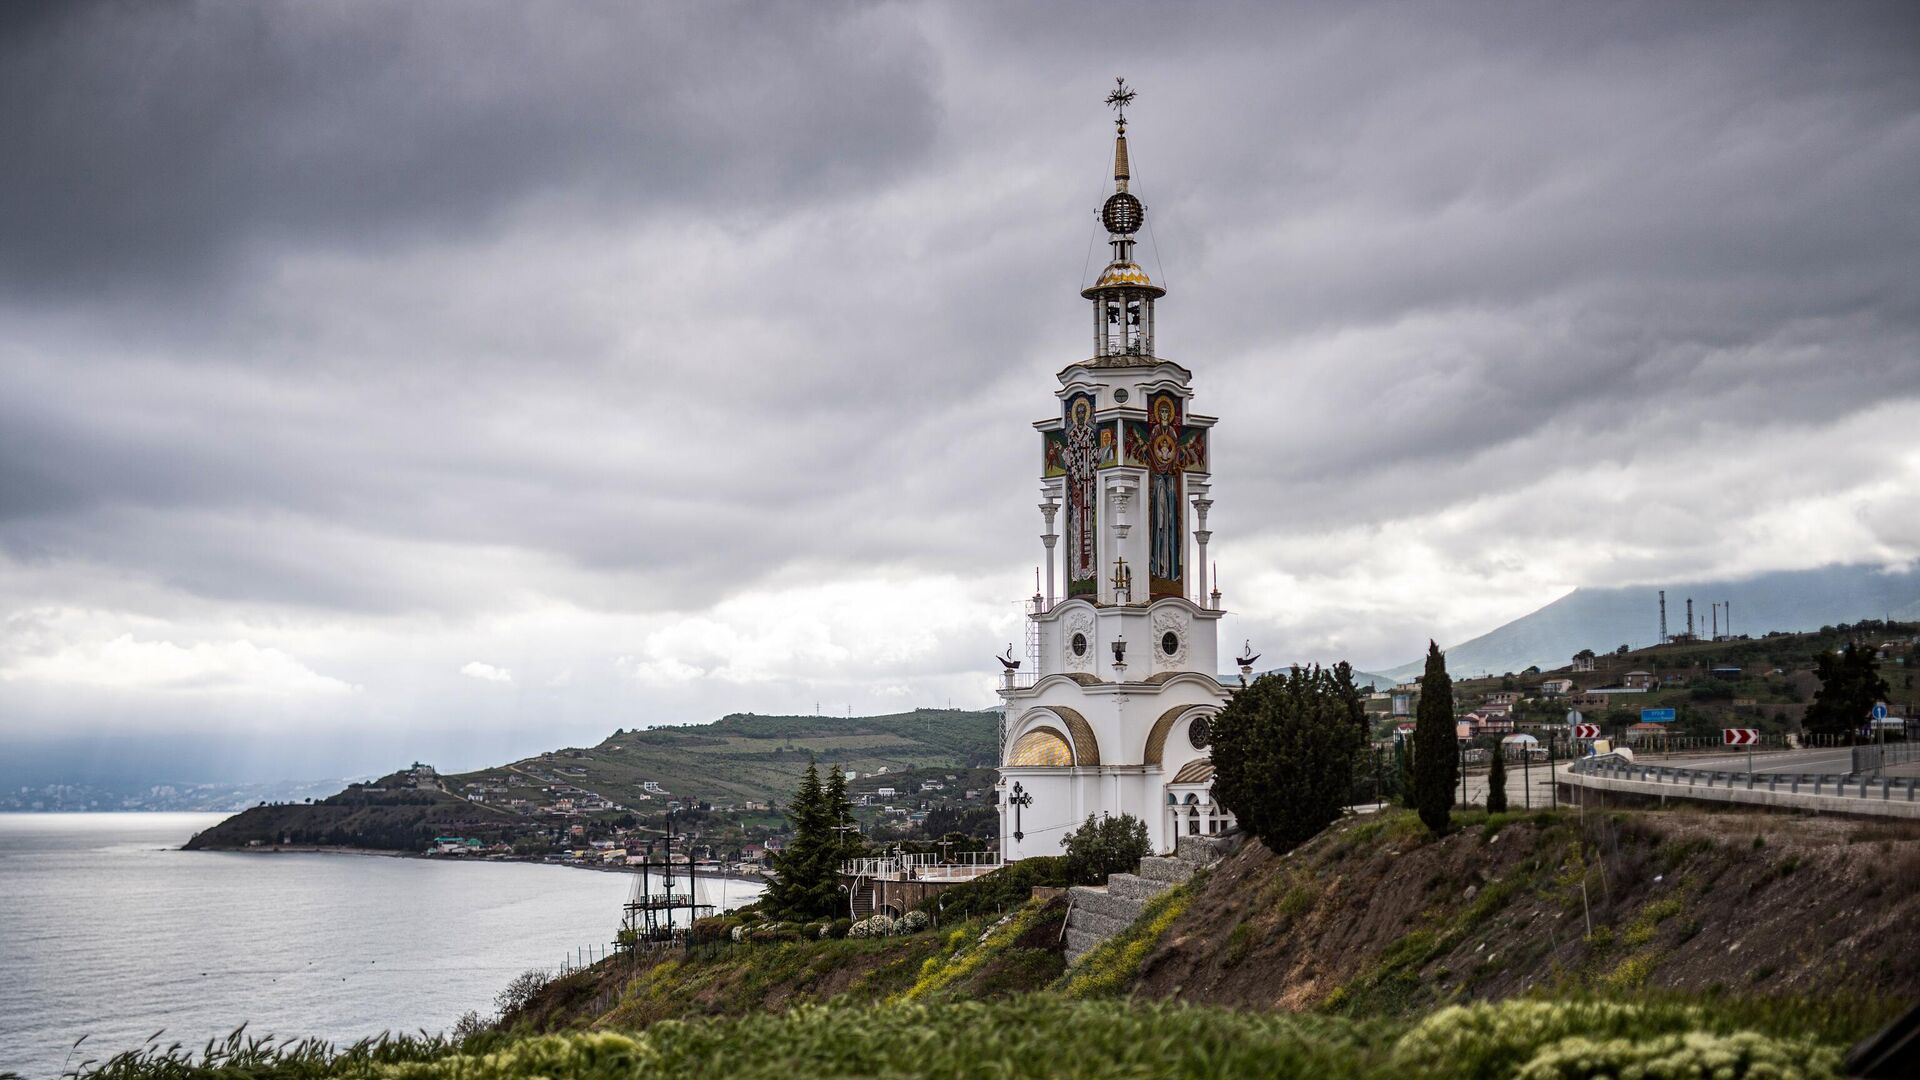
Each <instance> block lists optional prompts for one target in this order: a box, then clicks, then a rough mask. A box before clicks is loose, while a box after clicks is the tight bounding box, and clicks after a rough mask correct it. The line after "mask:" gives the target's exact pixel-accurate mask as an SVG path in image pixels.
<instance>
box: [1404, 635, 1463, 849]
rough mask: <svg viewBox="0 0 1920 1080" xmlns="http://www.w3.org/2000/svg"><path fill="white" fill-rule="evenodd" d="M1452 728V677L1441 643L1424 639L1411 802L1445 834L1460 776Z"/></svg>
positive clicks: (1436, 830)
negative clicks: (1423, 662) (1424, 667)
mask: <svg viewBox="0 0 1920 1080" xmlns="http://www.w3.org/2000/svg"><path fill="white" fill-rule="evenodd" d="M1459 770H1460V754H1459V742H1458V739H1457V736H1456V734H1455V731H1454V720H1453V679H1452V677H1450V676H1449V675H1448V674H1447V658H1446V657H1445V656H1444V655H1442V654H1441V652H1440V646H1439V645H1438V644H1436V643H1434V642H1432V641H1429V642H1427V671H1426V674H1425V675H1423V676H1422V677H1421V679H1420V707H1419V709H1418V710H1416V712H1415V715H1414V720H1413V805H1414V808H1415V809H1416V810H1418V811H1419V812H1420V820H1421V821H1423V822H1425V823H1426V826H1427V828H1428V829H1430V830H1432V831H1433V832H1434V833H1437V834H1444V833H1446V831H1447V828H1448V826H1449V825H1450V824H1451V823H1452V818H1451V815H1450V813H1449V812H1450V811H1451V809H1452V807H1453V787H1454V785H1455V784H1456V783H1458V782H1459V779H1460V771H1459Z"/></svg>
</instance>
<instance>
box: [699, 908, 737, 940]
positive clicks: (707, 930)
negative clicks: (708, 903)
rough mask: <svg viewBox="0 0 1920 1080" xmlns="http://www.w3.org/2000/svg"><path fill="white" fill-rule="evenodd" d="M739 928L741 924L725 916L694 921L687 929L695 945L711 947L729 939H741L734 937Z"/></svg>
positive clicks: (712, 916) (713, 916)
mask: <svg viewBox="0 0 1920 1080" xmlns="http://www.w3.org/2000/svg"><path fill="white" fill-rule="evenodd" d="M739 926H740V923H739V922H738V921H737V920H734V919H729V918H727V917H726V916H724V915H710V916H708V917H707V918H704V919H695V920H693V925H692V926H689V927H688V928H687V937H688V939H689V940H691V941H692V942H693V943H694V944H695V945H710V944H713V943H714V942H719V941H726V940H728V939H729V938H732V939H733V940H735V941H738V940H740V939H739V938H737V937H733V931H734V930H736V929H738V928H739Z"/></svg>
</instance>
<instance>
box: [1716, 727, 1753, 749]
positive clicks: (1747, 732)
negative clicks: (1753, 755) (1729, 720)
mask: <svg viewBox="0 0 1920 1080" xmlns="http://www.w3.org/2000/svg"><path fill="white" fill-rule="evenodd" d="M1720 737H1721V739H1722V740H1723V741H1724V742H1725V743H1726V745H1728V746H1752V745H1754V744H1755V743H1758V742H1759V741H1760V729H1759V728H1750V727H1730V728H1721V729H1720Z"/></svg>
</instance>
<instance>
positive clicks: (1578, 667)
mask: <svg viewBox="0 0 1920 1080" xmlns="http://www.w3.org/2000/svg"><path fill="white" fill-rule="evenodd" d="M1573 670H1574V671H1576V672H1578V671H1592V670H1593V657H1591V656H1576V657H1574V658H1573Z"/></svg>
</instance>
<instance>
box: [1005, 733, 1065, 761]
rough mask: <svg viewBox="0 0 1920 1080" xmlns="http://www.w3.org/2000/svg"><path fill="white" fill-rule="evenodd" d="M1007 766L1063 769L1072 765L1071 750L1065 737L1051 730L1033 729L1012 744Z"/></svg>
mask: <svg viewBox="0 0 1920 1080" xmlns="http://www.w3.org/2000/svg"><path fill="white" fill-rule="evenodd" d="M1007 764H1008V765H1009V766H1016V765H1018V766H1042V767H1048V768H1065V767H1066V766H1068V765H1071V764H1073V749H1072V748H1071V747H1069V746H1068V745H1067V737H1066V736H1065V735H1062V734H1060V733H1059V732H1058V731H1055V730H1054V729H1053V728H1049V727H1043V728H1034V729H1033V730H1032V731H1029V732H1027V733H1026V734H1025V735H1022V736H1020V738H1019V740H1018V741H1017V742H1015V743H1014V744H1013V749H1012V750H1010V751H1008V753H1007Z"/></svg>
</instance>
